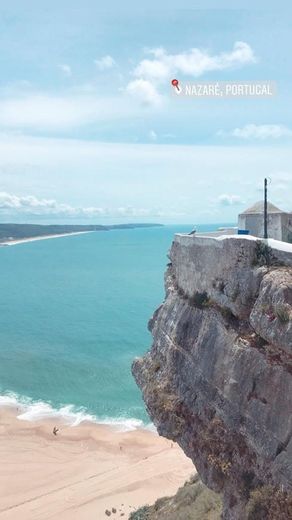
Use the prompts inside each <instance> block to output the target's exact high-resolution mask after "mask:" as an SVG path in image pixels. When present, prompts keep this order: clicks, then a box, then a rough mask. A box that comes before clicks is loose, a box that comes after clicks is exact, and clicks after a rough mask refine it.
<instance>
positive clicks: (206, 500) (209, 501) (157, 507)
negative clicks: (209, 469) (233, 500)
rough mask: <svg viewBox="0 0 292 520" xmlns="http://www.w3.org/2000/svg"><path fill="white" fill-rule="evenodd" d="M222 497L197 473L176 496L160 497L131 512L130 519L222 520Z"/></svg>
mask: <svg viewBox="0 0 292 520" xmlns="http://www.w3.org/2000/svg"><path fill="white" fill-rule="evenodd" d="M221 509H222V506H221V499H220V497H219V495H217V494H216V493H214V492H213V491H211V490H210V489H208V488H207V487H206V486H204V484H202V482H201V481H200V480H199V477H198V476H197V475H195V476H194V477H192V478H191V480H190V481H189V482H186V483H185V485H184V486H183V487H181V488H180V489H179V490H178V492H177V493H176V495H175V496H174V497H167V498H160V499H159V500H157V501H156V502H155V504H154V506H144V507H142V508H140V509H139V510H138V511H135V512H134V513H131V515H130V517H129V520H220V518H221Z"/></svg>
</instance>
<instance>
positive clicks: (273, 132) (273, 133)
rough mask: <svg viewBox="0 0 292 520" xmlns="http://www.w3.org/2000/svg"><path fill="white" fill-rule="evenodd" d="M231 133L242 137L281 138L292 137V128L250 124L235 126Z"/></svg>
mask: <svg viewBox="0 0 292 520" xmlns="http://www.w3.org/2000/svg"><path fill="white" fill-rule="evenodd" d="M229 135H231V136H234V137H238V138H241V139H260V140H265V139H280V138H281V137H292V130H291V129H290V128H288V127H287V126H284V125H253V124H250V125H245V126H243V127H242V128H235V129H234V130H232V131H231V132H230V134H229Z"/></svg>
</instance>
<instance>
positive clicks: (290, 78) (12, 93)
mask: <svg viewBox="0 0 292 520" xmlns="http://www.w3.org/2000/svg"><path fill="white" fill-rule="evenodd" d="M239 4H240V2H238V3H237V5H239ZM154 5H155V4H154V2H148V3H147V4H145V5H144V6H140V8H139V9H135V8H134V7H133V5H132V3H130V2H127V1H126V2H123V4H122V6H121V4H120V5H117V4H116V5H114V4H113V2H110V3H107V5H103V6H102V7H100V6H98V5H97V2H96V1H93V0H83V1H81V0H71V2H67V1H66V0H65V1H63V2H56V1H50V2H47V1H43V2H36V1H31V0H28V1H27V2H25V3H24V2H20V1H19V2H17V1H12V2H10V3H9V4H7V5H6V6H1V7H0V49H1V52H0V66H1V77H0V219H1V220H2V221H3V220H6V221H11V220H14V221H16V220H17V221H27V222H28V221H40V222H42V221H51V222H58V221H60V222H64V221H67V222H77V221H78V222H123V221H156V222H157V221H159V222H166V223H167V222H185V223H208V222H218V223H219V222H228V221H229V222H234V221H236V217H237V214H238V213H239V212H240V211H241V210H243V209H245V207H247V206H248V205H251V204H252V203H253V202H254V201H256V200H258V199H259V198H261V189H262V181H263V178H264V177H265V176H268V177H270V178H271V181H272V182H271V184H270V198H271V200H272V201H273V202H274V203H275V204H277V205H279V206H280V207H281V208H283V209H286V210H290V211H291V210H292V203H291V200H292V198H291V190H292V151H291V144H292V113H291V111H292V109H291V106H292V102H291V101H292V99H291V91H292V74H291V56H290V50H291V47H292V45H291V44H292V36H291V22H292V11H291V8H290V7H289V4H287V5H286V7H284V8H282V9H279V8H278V9H273V10H272V9H267V8H266V9H264V10H263V9H261V8H260V3H258V4H257V8H254V7H252V3H251V2H249V1H246V2H245V3H244V5H242V6H241V8H240V9H239V8H237V9H235V8H234V3H233V8H232V9H229V8H227V7H225V8H220V9H219V8H218V7H217V8H216V9H210V8H208V9H207V8H205V9H199V8H192V9H190V8H187V7H184V8H180V9H178V8H176V7H170V3H169V2H161V3H160V4H159V8H157V7H156V8H155V7H154ZM224 5H225V6H226V5H227V3H225V4H224ZM222 6H223V4H222ZM142 7H143V8H142ZM173 77H178V78H179V79H180V80H181V81H195V80H202V81H248V80H275V81H276V82H277V86H278V93H277V95H276V96H275V97H272V98H270V99H264V98H262V99H250V98H246V99H239V98H236V99H201V100H198V99H188V100H183V101H182V100H179V99H178V98H176V97H174V96H172V95H171V87H170V81H171V79H172V78H173Z"/></svg>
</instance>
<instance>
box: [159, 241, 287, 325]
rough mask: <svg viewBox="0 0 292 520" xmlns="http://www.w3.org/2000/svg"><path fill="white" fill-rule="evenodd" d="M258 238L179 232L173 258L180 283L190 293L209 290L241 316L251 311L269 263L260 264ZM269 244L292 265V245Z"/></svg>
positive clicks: (219, 303) (283, 261)
mask: <svg viewBox="0 0 292 520" xmlns="http://www.w3.org/2000/svg"><path fill="white" fill-rule="evenodd" d="M257 242H258V241H257V240H256V239H254V238H253V237H240V236H238V235H236V236H233V237H225V238H224V237H220V238H211V237H196V236H194V235H193V236H189V235H176V236H175V239H174V242H173V245H172V248H171V251H170V255H169V256H170V260H171V262H172V271H173V274H174V275H175V279H176V282H177V284H178V287H179V288H180V289H182V290H183V292H184V293H185V294H186V295H187V296H188V297H190V298H191V297H193V296H194V295H195V294H196V293H197V292H200V293H201V292H204V291H206V292H207V294H208V296H209V297H210V298H212V300H213V301H215V302H217V303H218V305H220V306H222V307H227V308H229V309H230V310H231V311H232V312H233V314H234V315H236V316H238V317H239V318H242V319H244V318H246V317H247V316H248V315H249V313H250V306H251V302H252V301H253V300H254V298H255V297H256V294H257V293H258V289H259V285H260V283H261V281H262V278H263V275H264V274H265V272H266V267H261V266H260V265H257V254H256V251H257V247H258V246H257ZM273 242H275V241H273V240H272V241H271V243H270V244H269V245H270V246H271V247H272V254H273V256H274V258H275V259H278V260H279V261H280V262H281V263H284V264H285V265H287V266H292V247H291V246H290V245H288V244H287V245H286V248H287V249H286V250H285V248H284V250H283V247H282V248H280V246H279V248H278V247H277V244H280V245H281V244H283V242H279V243H276V242H275V243H273Z"/></svg>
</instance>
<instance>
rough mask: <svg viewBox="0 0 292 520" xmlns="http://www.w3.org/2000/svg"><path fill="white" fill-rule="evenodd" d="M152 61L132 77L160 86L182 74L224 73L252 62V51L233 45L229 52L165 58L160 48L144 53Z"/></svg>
mask: <svg viewBox="0 0 292 520" xmlns="http://www.w3.org/2000/svg"><path fill="white" fill-rule="evenodd" d="M148 52H149V53H151V54H152V55H153V56H154V58H152V59H145V60H142V61H141V62H140V63H139V65H137V67H136V68H135V70H134V76H136V77H137V78H143V79H146V80H148V81H154V82H157V83H159V82H162V81H166V80H170V79H171V78H172V77H173V76H176V75H179V74H183V75H187V76H191V77H199V76H202V75H203V74H205V73H206V72H210V71H217V70H225V69H230V68H233V67H238V66H242V65H248V64H251V63H255V62H256V58H255V55H254V52H253V50H252V48H251V47H250V46H249V45H248V43H246V42H241V41H238V42H235V44H234V46H233V49H232V50H231V51H230V52H223V53H220V54H214V55H212V54H210V53H209V52H208V51H206V50H201V49H198V48H193V49H190V50H189V51H185V52H182V53H179V54H168V53H167V52H166V51H165V50H164V49H163V48H158V49H152V50H150V51H148Z"/></svg>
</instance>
